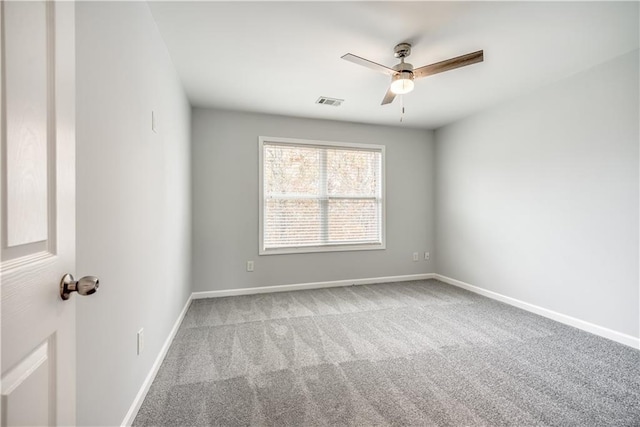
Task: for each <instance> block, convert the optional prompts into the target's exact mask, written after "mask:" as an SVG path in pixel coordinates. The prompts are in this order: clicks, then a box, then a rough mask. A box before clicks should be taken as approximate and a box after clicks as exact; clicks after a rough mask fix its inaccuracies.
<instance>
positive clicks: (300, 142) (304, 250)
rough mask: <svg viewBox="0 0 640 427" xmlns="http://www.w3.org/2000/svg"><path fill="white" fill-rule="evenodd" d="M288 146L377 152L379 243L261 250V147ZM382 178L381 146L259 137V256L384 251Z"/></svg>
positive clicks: (382, 154)
mask: <svg viewBox="0 0 640 427" xmlns="http://www.w3.org/2000/svg"><path fill="white" fill-rule="evenodd" d="M270 142H271V143H278V144H291V145H309V146H316V147H341V148H359V149H366V150H376V151H380V153H381V159H380V177H381V178H382V182H381V183H380V198H381V203H380V204H381V206H380V240H381V243H376V244H372V243H367V244H352V245H350V244H338V245H322V246H300V247H286V248H274V249H265V247H264V159H263V155H264V144H265V143H270ZM385 186H386V175H385V146H384V145H374V144H359V143H353V142H336V141H319V140H308V139H299V138H280V137H269V136H260V137H258V187H259V190H258V193H259V194H258V203H259V208H258V218H259V221H258V222H259V225H258V233H259V247H258V254H259V255H279V254H296V253H314V252H344V251H371V250H383V249H386V219H387V213H386V205H387V196H386V191H385Z"/></svg>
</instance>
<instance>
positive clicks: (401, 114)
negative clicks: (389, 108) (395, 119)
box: [400, 95, 404, 123]
mask: <svg viewBox="0 0 640 427" xmlns="http://www.w3.org/2000/svg"><path fill="white" fill-rule="evenodd" d="M400 106H401V107H402V113H400V123H402V119H403V118H404V96H403V95H400Z"/></svg>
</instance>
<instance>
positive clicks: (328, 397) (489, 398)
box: [134, 280, 640, 426]
mask: <svg viewBox="0 0 640 427" xmlns="http://www.w3.org/2000/svg"><path fill="white" fill-rule="evenodd" d="M134 425H136V426H151V425H158V426H178V425H179V426H187V425H223V426H235V425H257V426H258V425H259V426H262V425H264V426H320V425H354V426H355V425H358V426H372V425H442V426H445V425H451V426H462V425H466V426H506V425H510V426H525V425H531V426H534V425H535V426H539V425H555V426H638V425H640V351H637V350H634V349H632V348H629V347H626V346H623V345H619V344H617V343H614V342H612V341H608V340H606V339H603V338H599V337H597V336H594V335H591V334H588V333H586V332H582V331H580V330H577V329H574V328H571V327H568V326H565V325H562V324H560V323H557V322H554V321H551V320H548V319H546V318H543V317H540V316H537V315H534V314H531V313H528V312H525V311H522V310H519V309H517V308H514V307H511V306H508V305H505V304H502V303H499V302H496V301H493V300H491V299H488V298H484V297H482V296H479V295H476V294H473V293H470V292H467V291H465V290H462V289H458V288H455V287H453V286H449V285H446V284H443V283H441V282H438V281H436V280H426V281H417V282H402V283H388V284H380V285H368V286H351V287H343V288H330V289H318V290H308V291H296V292H283V293H273V294H260V295H249V296H237V297H227V298H215V299H205V300H195V301H193V303H192V304H191V306H190V308H189V310H188V312H187V315H186V317H185V319H184V321H183V323H182V325H181V327H180V330H179V331H178V334H177V336H176V338H175V340H174V342H173V344H172V346H171V348H170V350H169V352H168V354H167V357H166V358H165V360H164V362H163V364H162V367H161V368H160V371H159V372H158V375H157V377H156V379H155V381H154V382H153V385H152V386H151V389H150V390H149V393H148V395H147V397H146V399H145V401H144V403H143V405H142V407H141V409H140V411H139V413H138V416H137V418H136V419H135V422H134Z"/></svg>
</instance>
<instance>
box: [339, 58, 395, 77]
mask: <svg viewBox="0 0 640 427" xmlns="http://www.w3.org/2000/svg"><path fill="white" fill-rule="evenodd" d="M342 59H345V60H347V61H349V62H353V63H354V64H358V65H362V66H364V67H367V68H371V69H372V70H376V71H380V72H381V73H385V74H389V75H391V76H392V75H394V74H395V73H396V72H395V71H394V70H392V69H391V68H389V67H385V66H384V65H380V64H378V63H377V62H373V61H369V60H368V59H364V58H361V57H359V56H357V55H353V54H351V53H347V54H346V55H343V56H342Z"/></svg>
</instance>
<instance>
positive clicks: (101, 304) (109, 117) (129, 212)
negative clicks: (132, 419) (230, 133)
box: [76, 2, 191, 426]
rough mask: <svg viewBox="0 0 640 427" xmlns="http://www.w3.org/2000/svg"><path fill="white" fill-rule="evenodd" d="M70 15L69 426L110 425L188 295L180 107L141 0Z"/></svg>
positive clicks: (186, 179) (182, 100) (185, 144)
mask: <svg viewBox="0 0 640 427" xmlns="http://www.w3.org/2000/svg"><path fill="white" fill-rule="evenodd" d="M76 18H77V21H76V22H77V24H76V27H77V28H76V30H77V32H76V46H77V58H76V60H77V221H78V222H77V275H78V276H82V275H87V274H94V275H97V276H99V277H100V284H101V286H100V291H99V292H98V293H97V294H96V295H94V296H91V297H87V298H78V325H77V343H78V349H77V352H78V353H77V355H78V356H77V361H78V425H111V426H113V425H119V424H120V423H121V422H122V420H123V418H124V416H125V414H126V413H127V411H128V409H129V407H130V405H131V403H132V402H133V400H134V397H135V395H136V393H137V392H138V390H139V389H140V386H141V385H142V383H143V381H144V379H145V377H146V376H147V374H148V373H149V371H150V369H151V366H152V364H153V362H154V360H155V359H156V357H157V355H158V353H159V351H160V348H161V346H162V344H163V343H164V341H165V339H166V338H167V336H168V335H169V332H170V330H171V327H172V326H173V323H174V322H175V321H176V319H177V318H178V315H179V313H180V311H181V309H182V307H183V306H184V304H185V302H186V301H187V298H188V296H189V294H190V277H189V275H190V272H189V269H190V247H191V244H190V233H191V230H190V216H191V214H190V204H191V200H190V173H189V170H190V166H189V162H190V154H189V150H190V143H189V140H190V107H189V104H188V102H187V100H186V97H185V95H184V93H183V90H182V88H181V85H180V82H179V80H178V77H177V74H176V73H175V71H174V68H173V65H172V62H171V60H170V58H169V56H168V53H167V51H166V49H165V46H164V44H163V42H162V40H161V38H160V35H159V33H158V30H157V28H156V24H155V22H154V21H153V19H152V16H151V13H150V12H149V9H148V6H147V4H146V3H144V2H126V3H109V4H106V3H94V2H79V3H77V12H76ZM152 109H154V110H155V111H157V113H158V116H159V124H158V128H159V132H158V133H153V132H152V131H151V126H150V125H151V110H152ZM140 328H144V330H145V349H144V352H143V354H142V355H140V356H137V355H136V332H137V331H138V329H140Z"/></svg>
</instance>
